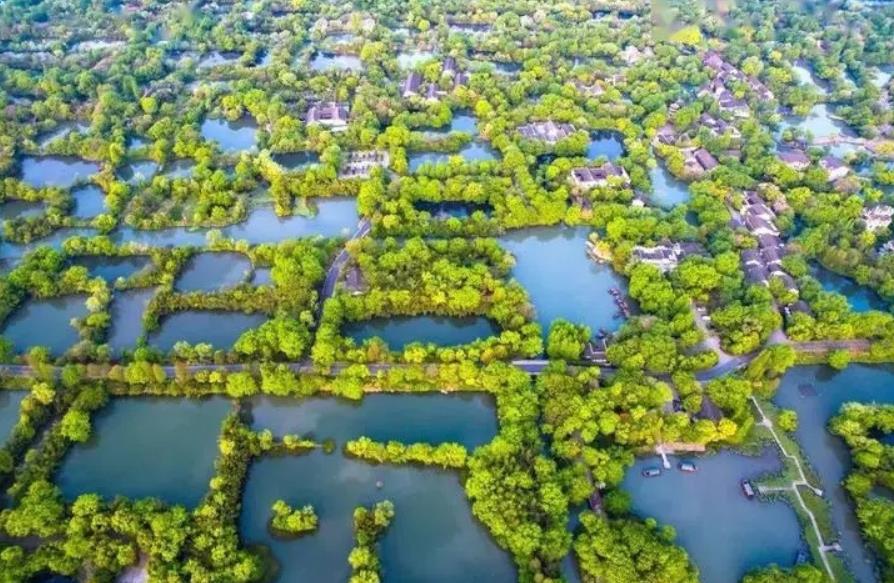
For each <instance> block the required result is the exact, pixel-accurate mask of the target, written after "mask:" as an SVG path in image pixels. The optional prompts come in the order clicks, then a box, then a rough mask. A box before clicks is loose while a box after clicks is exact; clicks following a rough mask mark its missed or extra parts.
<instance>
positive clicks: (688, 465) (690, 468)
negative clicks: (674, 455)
mask: <svg viewBox="0 0 894 583" xmlns="http://www.w3.org/2000/svg"><path fill="white" fill-rule="evenodd" d="M680 471H681V472H689V473H693V472H697V471H698V468H697V467H696V466H695V464H694V463H692V462H680Z"/></svg>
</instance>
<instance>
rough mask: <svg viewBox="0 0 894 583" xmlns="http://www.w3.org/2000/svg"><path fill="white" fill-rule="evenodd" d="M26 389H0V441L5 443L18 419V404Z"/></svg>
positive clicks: (25, 393) (20, 402)
mask: <svg viewBox="0 0 894 583" xmlns="http://www.w3.org/2000/svg"><path fill="white" fill-rule="evenodd" d="M27 394H28V392H27V391H5V390H4V391H0V443H5V442H6V438H8V437H9V433H10V432H11V431H12V428H13V427H15V424H16V422H17V421H18V420H19V405H21V404H22V399H24V398H25V396H26V395H27Z"/></svg>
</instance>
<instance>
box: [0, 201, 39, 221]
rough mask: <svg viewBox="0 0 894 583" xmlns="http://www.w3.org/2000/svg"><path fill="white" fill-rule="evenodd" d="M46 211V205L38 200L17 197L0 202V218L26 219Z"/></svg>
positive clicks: (5, 219)
mask: <svg viewBox="0 0 894 583" xmlns="http://www.w3.org/2000/svg"><path fill="white" fill-rule="evenodd" d="M44 212H46V207H45V206H44V204H43V203H42V202H39V201H28V200H22V199H19V198H10V199H7V200H6V202H3V203H0V220H2V221H9V220H12V219H27V218H28V217H39V216H40V215H42V214H44Z"/></svg>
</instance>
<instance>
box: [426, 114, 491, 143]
mask: <svg viewBox="0 0 894 583" xmlns="http://www.w3.org/2000/svg"><path fill="white" fill-rule="evenodd" d="M450 132H465V133H467V134H471V135H473V136H477V135H478V120H477V119H476V118H475V116H474V115H470V114H468V113H456V114H454V116H453V119H451V120H450V125H448V126H446V127H442V128H438V129H428V130H425V131H423V132H422V134H423V135H424V136H426V137H430V138H438V137H443V136H445V135H447V134H449V133H450Z"/></svg>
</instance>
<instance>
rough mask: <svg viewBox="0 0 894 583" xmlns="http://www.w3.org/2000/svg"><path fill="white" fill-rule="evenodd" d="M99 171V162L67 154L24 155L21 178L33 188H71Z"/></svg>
mask: <svg viewBox="0 0 894 583" xmlns="http://www.w3.org/2000/svg"><path fill="white" fill-rule="evenodd" d="M97 172H99V164H97V163H96V162H88V161H86V160H81V159H80V158H73V157H69V156H26V157H25V158H23V159H22V180H23V181H25V182H26V183H28V184H30V185H31V186H33V187H35V188H44V187H47V186H58V187H59V188H71V187H72V186H74V185H75V184H77V183H78V182H81V181H84V180H86V179H87V178H89V177H90V176H93V175H94V174H96V173H97Z"/></svg>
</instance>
